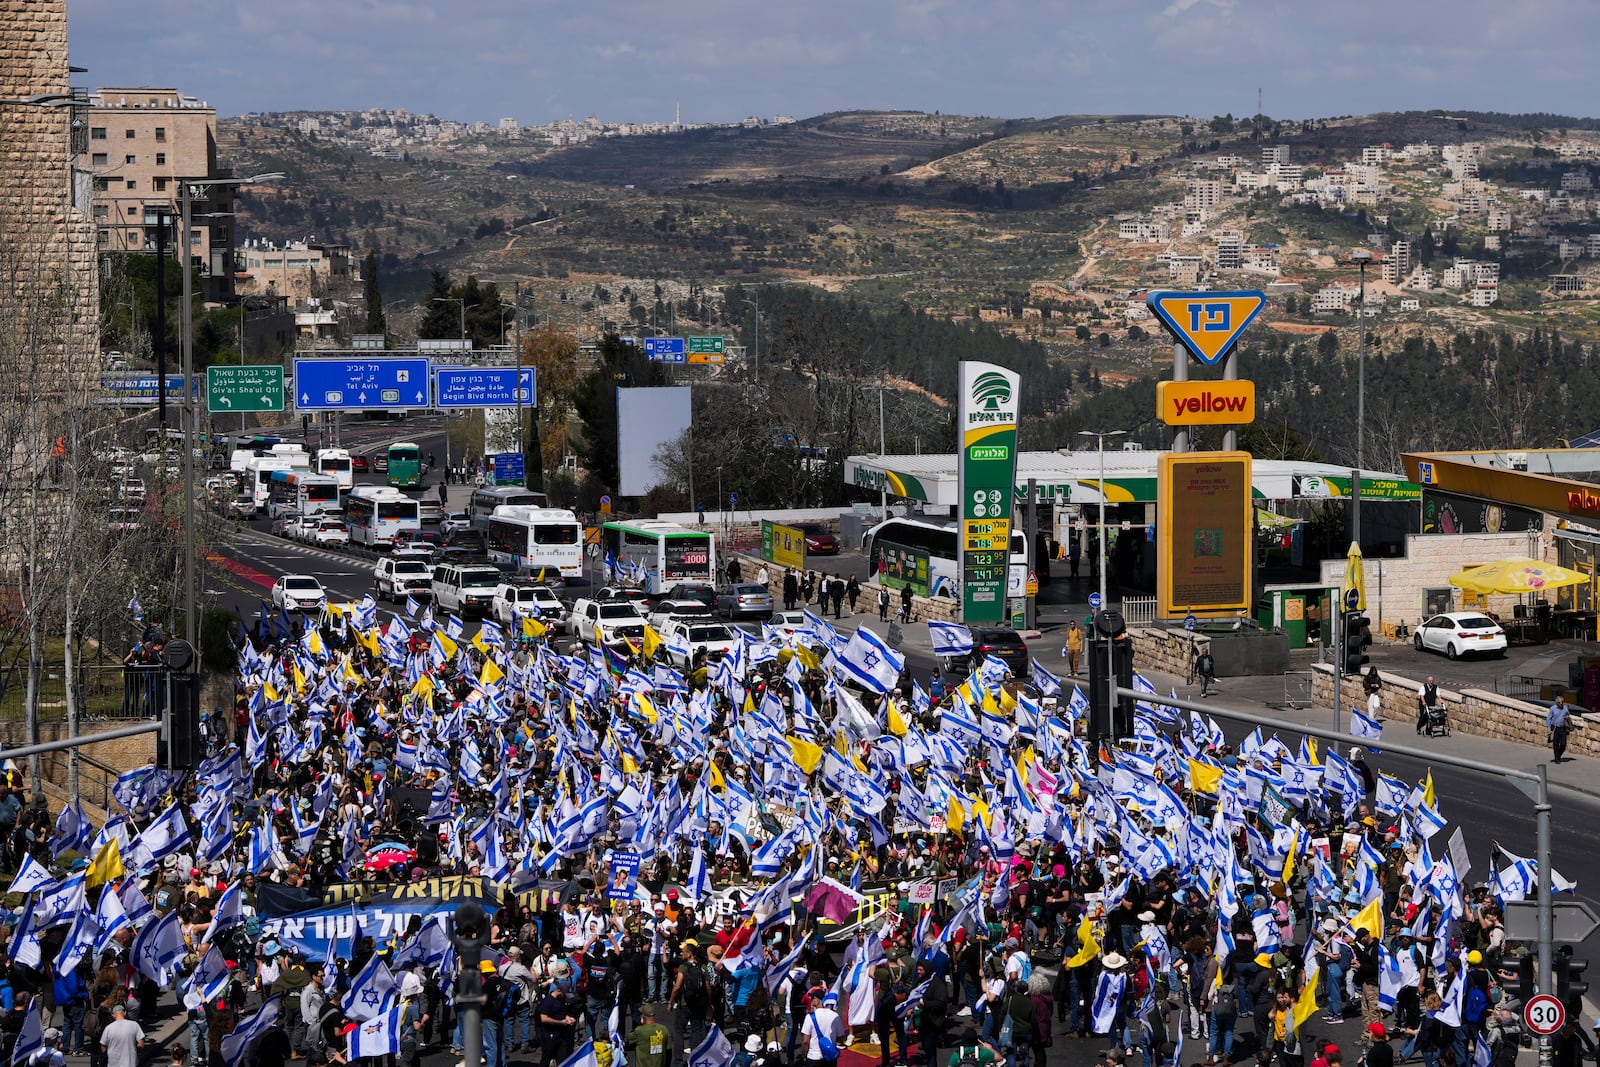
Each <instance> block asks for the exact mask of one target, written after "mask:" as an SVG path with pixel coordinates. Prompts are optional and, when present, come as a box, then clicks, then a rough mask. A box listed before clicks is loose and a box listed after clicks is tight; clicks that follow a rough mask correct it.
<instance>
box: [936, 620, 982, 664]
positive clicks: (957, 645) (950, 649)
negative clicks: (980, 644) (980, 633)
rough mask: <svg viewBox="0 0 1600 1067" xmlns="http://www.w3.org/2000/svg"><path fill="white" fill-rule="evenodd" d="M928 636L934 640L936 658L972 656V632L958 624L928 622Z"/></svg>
mask: <svg viewBox="0 0 1600 1067" xmlns="http://www.w3.org/2000/svg"><path fill="white" fill-rule="evenodd" d="M928 636H929V637H931V638H933V654H934V655H935V656H968V655H971V654H972V631H971V630H969V629H967V628H966V627H965V626H962V625H961V624H960V623H956V622H935V621H934V620H933V619H929V620H928Z"/></svg>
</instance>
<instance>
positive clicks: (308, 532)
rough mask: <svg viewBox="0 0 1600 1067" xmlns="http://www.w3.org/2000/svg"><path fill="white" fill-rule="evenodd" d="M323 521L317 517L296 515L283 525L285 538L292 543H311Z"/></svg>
mask: <svg viewBox="0 0 1600 1067" xmlns="http://www.w3.org/2000/svg"><path fill="white" fill-rule="evenodd" d="M321 521H322V520H321V518H319V517H318V516H316V515H296V516H294V517H292V518H290V519H289V520H288V521H286V522H285V523H284V524H283V536H285V537H287V538H288V539H289V540H291V541H309V540H311V537H312V535H313V534H315V533H316V530H317V525H318V524H319V523H320V522H321Z"/></svg>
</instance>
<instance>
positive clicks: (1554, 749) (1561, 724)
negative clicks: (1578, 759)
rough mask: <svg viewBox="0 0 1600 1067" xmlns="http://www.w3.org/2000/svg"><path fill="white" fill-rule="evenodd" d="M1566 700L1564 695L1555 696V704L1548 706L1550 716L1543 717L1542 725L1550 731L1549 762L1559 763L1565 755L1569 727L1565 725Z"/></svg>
mask: <svg viewBox="0 0 1600 1067" xmlns="http://www.w3.org/2000/svg"><path fill="white" fill-rule="evenodd" d="M1569 710H1570V709H1568V707H1567V698H1566V696H1565V695H1564V694H1561V693H1557V694H1556V702H1555V703H1554V704H1551V705H1550V714H1548V715H1546V716H1545V719H1544V724H1545V726H1546V727H1548V728H1549V730H1550V751H1551V753H1552V755H1553V756H1554V759H1553V760H1552V761H1551V762H1553V763H1560V762H1561V761H1562V759H1563V758H1564V757H1565V756H1566V754H1567V734H1568V733H1569V732H1570V731H1571V729H1572V728H1571V726H1569V725H1568V723H1567V714H1568V711H1569Z"/></svg>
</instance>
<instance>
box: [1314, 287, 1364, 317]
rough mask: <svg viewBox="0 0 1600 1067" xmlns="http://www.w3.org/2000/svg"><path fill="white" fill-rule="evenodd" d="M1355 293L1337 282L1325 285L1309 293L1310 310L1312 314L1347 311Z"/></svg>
mask: <svg viewBox="0 0 1600 1067" xmlns="http://www.w3.org/2000/svg"><path fill="white" fill-rule="evenodd" d="M1354 296H1355V294H1354V293H1353V292H1352V291H1351V290H1349V289H1346V288H1345V287H1344V286H1342V285H1339V284H1337V283H1335V284H1333V285H1325V286H1323V287H1322V288H1321V289H1318V290H1317V291H1316V292H1315V293H1313V294H1312V295H1311V312H1312V314H1314V315H1331V314H1333V313H1335V312H1342V311H1349V310H1350V301H1351V300H1352V299H1353V298H1354Z"/></svg>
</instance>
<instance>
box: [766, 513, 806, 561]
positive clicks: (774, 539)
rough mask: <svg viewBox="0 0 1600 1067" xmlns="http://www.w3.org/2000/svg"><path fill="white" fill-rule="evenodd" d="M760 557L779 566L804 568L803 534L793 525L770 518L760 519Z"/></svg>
mask: <svg viewBox="0 0 1600 1067" xmlns="http://www.w3.org/2000/svg"><path fill="white" fill-rule="evenodd" d="M761 558H762V559H764V560H766V561H767V562H769V563H776V564H777V565H778V566H780V567H793V568H795V569H796V570H805V566H806V538H805V534H803V533H801V532H800V531H799V530H797V529H795V528H794V527H793V526H784V525H782V524H780V523H776V522H773V521H772V520H770V519H762V520H761Z"/></svg>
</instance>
